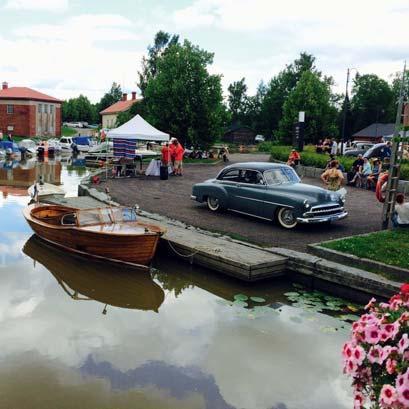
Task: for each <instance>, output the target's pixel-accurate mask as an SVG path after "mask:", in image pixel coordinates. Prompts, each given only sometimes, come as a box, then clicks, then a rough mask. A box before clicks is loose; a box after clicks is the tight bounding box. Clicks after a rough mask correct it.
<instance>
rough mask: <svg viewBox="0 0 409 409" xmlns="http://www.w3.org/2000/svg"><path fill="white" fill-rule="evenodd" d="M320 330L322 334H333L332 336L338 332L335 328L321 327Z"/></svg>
mask: <svg viewBox="0 0 409 409" xmlns="http://www.w3.org/2000/svg"><path fill="white" fill-rule="evenodd" d="M320 330H321V331H322V332H326V333H331V334H334V333H335V332H337V328H334V327H321V328H320Z"/></svg>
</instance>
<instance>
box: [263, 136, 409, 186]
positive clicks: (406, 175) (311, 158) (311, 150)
mask: <svg viewBox="0 0 409 409" xmlns="http://www.w3.org/2000/svg"><path fill="white" fill-rule="evenodd" d="M291 149H292V147H291V146H283V145H280V146H277V145H273V144H271V143H269V142H264V143H262V144H260V146H259V150H260V151H262V152H269V153H270V154H271V159H275V160H279V161H283V162H286V161H287V159H288V155H289V154H290V152H291ZM328 158H329V156H328V155H327V154H322V153H315V147H314V146H312V145H307V146H305V147H304V150H303V152H301V164H302V165H304V166H313V167H316V168H321V169H324V168H325V165H326V163H327V161H328ZM337 159H338V160H339V162H340V163H341V164H342V165H343V166H344V168H345V170H346V171H348V170H349V169H350V168H351V166H352V163H353V162H354V160H355V159H356V158H353V157H348V156H346V157H343V156H339V157H337ZM401 179H403V180H409V164H408V163H402V165H401Z"/></svg>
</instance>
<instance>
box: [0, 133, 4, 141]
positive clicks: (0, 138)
mask: <svg viewBox="0 0 409 409" xmlns="http://www.w3.org/2000/svg"><path fill="white" fill-rule="evenodd" d="M0 142H3V132H1V131H0Z"/></svg>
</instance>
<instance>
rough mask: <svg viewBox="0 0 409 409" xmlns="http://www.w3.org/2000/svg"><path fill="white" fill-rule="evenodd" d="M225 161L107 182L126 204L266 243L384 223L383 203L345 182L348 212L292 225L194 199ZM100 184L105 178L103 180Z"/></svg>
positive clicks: (292, 242)
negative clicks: (196, 188) (163, 176)
mask: <svg viewBox="0 0 409 409" xmlns="http://www.w3.org/2000/svg"><path fill="white" fill-rule="evenodd" d="M250 161H260V162H262V161H268V155H264V154H234V155H231V156H230V163H234V162H250ZM223 166H224V165H223V164H218V165H185V170H184V175H183V177H169V180H168V181H162V180H160V179H159V178H155V177H139V178H129V179H111V180H109V181H108V182H107V184H108V186H109V189H110V192H111V196H112V198H113V199H114V200H115V201H117V202H119V203H121V204H124V205H134V204H136V203H137V204H138V205H139V206H140V207H141V209H143V210H145V211H148V212H152V213H158V214H161V215H165V216H168V217H170V218H173V219H177V220H181V221H183V222H185V223H187V224H191V225H194V226H197V227H201V228H203V229H207V230H211V231H219V232H226V233H228V234H231V235H233V236H235V237H237V238H240V236H241V237H245V238H247V239H248V240H249V241H252V242H256V243H259V244H261V245H265V246H276V247H285V248H290V249H293V250H300V251H306V245H307V244H309V243H317V242H320V241H323V240H330V239H334V238H339V237H345V236H352V235H355V234H360V233H368V232H372V231H376V230H379V229H380V226H381V213H382V205H381V204H380V203H379V202H378V201H377V200H376V198H375V194H374V193H373V192H370V191H366V190H361V189H356V188H350V187H347V190H348V195H347V203H346V208H347V210H348V212H349V216H348V217H347V218H346V219H344V220H340V221H338V222H334V223H331V224H330V225H327V224H324V225H319V224H318V225H300V226H297V227H296V228H295V229H293V230H291V231H287V230H284V229H282V228H280V227H279V226H278V225H276V224H274V223H273V222H268V221H263V220H260V219H256V218H252V217H247V216H244V215H239V214H236V213H233V212H223V213H211V212H210V211H209V210H207V207H206V205H204V204H200V203H197V202H194V201H192V200H190V194H191V190H192V185H193V184H195V183H198V182H202V181H204V180H206V179H209V178H212V177H214V176H216V174H217V173H218V172H219V170H220V169H222V168H223ZM303 182H304V183H309V184H313V185H321V184H320V181H319V180H318V179H313V178H307V177H306V178H303ZM100 186H101V189H104V188H105V186H106V185H105V184H101V185H100Z"/></svg>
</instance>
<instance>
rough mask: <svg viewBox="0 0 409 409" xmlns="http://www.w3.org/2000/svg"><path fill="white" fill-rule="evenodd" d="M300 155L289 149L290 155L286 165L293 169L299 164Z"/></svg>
mask: <svg viewBox="0 0 409 409" xmlns="http://www.w3.org/2000/svg"><path fill="white" fill-rule="evenodd" d="M300 160H301V155H300V154H299V153H298V152H297V151H296V150H295V149H291V153H290V155H289V156H288V160H287V165H288V166H291V167H292V168H295V167H296V166H297V165H299V164H300Z"/></svg>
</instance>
